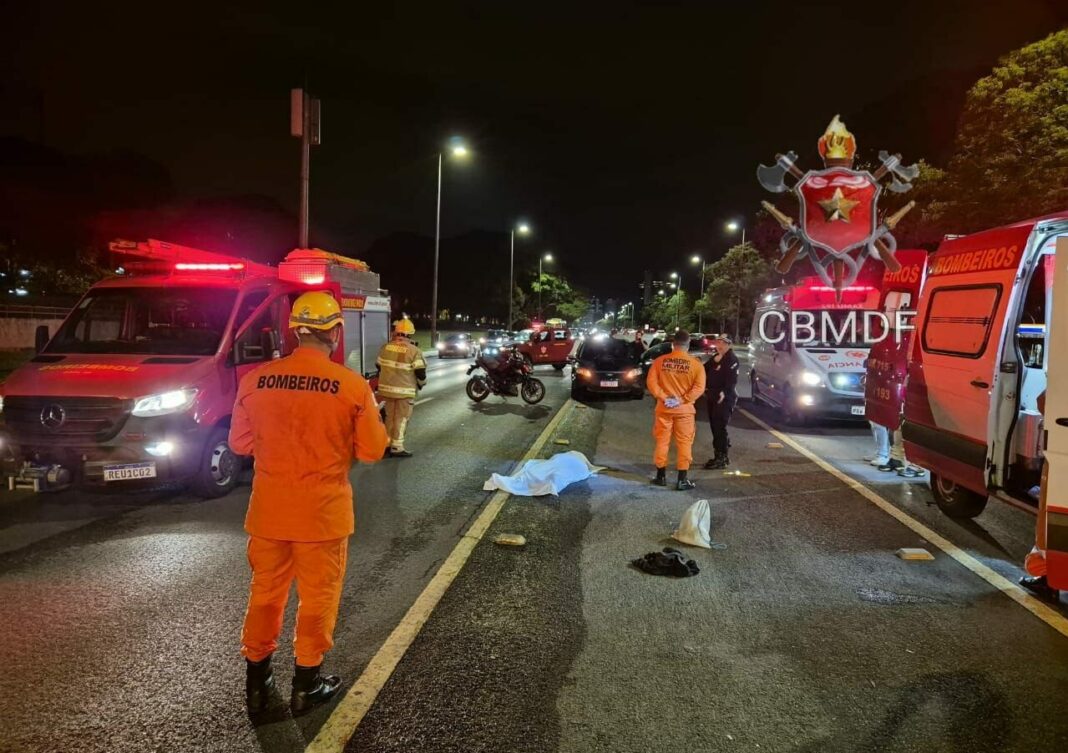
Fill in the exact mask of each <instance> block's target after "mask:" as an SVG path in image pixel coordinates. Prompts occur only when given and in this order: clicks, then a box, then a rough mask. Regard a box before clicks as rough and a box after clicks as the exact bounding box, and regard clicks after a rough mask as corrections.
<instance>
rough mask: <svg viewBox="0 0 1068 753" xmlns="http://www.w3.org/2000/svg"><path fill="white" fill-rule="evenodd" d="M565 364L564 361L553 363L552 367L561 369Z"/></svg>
mask: <svg viewBox="0 0 1068 753" xmlns="http://www.w3.org/2000/svg"><path fill="white" fill-rule="evenodd" d="M565 366H567V364H566V363H554V364H553V368H554V369H556V370H557V371H563V370H564V367H565Z"/></svg>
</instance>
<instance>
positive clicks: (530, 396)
mask: <svg viewBox="0 0 1068 753" xmlns="http://www.w3.org/2000/svg"><path fill="white" fill-rule="evenodd" d="M519 396H520V397H521V398H523V402H524V403H527V404H528V405H536V404H538V403H540V402H541V401H542V400H543V399H544V398H545V385H544V384H543V383H542V381H541V380H540V379H535V378H534V377H530V378H529V379H524V380H523V384H522V385H520V387H519Z"/></svg>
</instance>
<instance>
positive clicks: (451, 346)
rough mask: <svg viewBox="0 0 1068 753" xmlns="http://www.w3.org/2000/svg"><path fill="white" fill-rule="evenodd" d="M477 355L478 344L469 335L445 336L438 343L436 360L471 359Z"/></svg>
mask: <svg viewBox="0 0 1068 753" xmlns="http://www.w3.org/2000/svg"><path fill="white" fill-rule="evenodd" d="M477 355H478V343H476V342H475V341H474V340H473V339H472V338H471V336H470V335H465V334H455V335H446V336H445V337H444V338H443V339H442V340H441V341H440V342H438V358H472V357H474V356H477Z"/></svg>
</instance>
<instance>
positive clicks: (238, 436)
mask: <svg viewBox="0 0 1068 753" xmlns="http://www.w3.org/2000/svg"><path fill="white" fill-rule="evenodd" d="M388 443H389V440H388V438H387V437H386V429H385V427H384V426H383V425H382V420H381V418H379V415H378V408H377V406H376V404H375V399H374V394H373V393H372V392H371V388H370V386H369V385H368V384H367V381H366V380H365V379H364V378H363V377H361V376H359V375H357V374H356V373H355V372H353V371H350V370H349V369H346V368H345V367H344V366H341V365H340V364H337V363H334V362H333V361H331V360H330V359H329V358H328V357H327V355H326V354H325V353H322V352H320V351H317V350H314V349H311V348H297V350H296V351H295V352H294V353H293V354H292V355H291V356H289V357H287V358H283V359H280V360H277V361H272V362H271V363H268V364H266V365H264V366H262V367H260V368H258V369H256V370H255V371H252V372H250V373H248V374H246V375H245V377H244V378H243V379H242V380H241V385H240V387H239V388H238V391H237V404H236V405H235V406H234V415H233V420H232V424H231V427H230V447H231V448H232V449H233V450H234V452H236V453H238V454H241V455H253V456H254V457H255V458H256V475H255V478H254V479H253V482H252V499H251V500H250V501H249V506H248V514H247V515H246V516H245V530H246V531H248V533H249V534H251V535H252V536H260V537H262V538H268V539H279V540H282V541H327V540H329V539H338V538H342V537H344V536H349V535H350V534H352V532H353V530H354V522H355V521H354V514H353V502H352V486H351V484H350V483H349V471H350V469H351V466H352V461H353V459H354V458H355V459H357V460H362V461H364V462H373V461H376V460H381V459H382V455H383V453H384V452H385V450H386V445H387V444H388Z"/></svg>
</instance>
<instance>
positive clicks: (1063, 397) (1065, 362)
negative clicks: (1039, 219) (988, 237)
mask: <svg viewBox="0 0 1068 753" xmlns="http://www.w3.org/2000/svg"><path fill="white" fill-rule="evenodd" d="M1055 253H1056V262H1055V269H1054V274H1053V316H1051V317H1050V319H1049V324H1050V327H1049V332H1048V343H1049V354H1048V358H1049V361H1048V363H1049V371H1048V374H1049V376H1050V379H1049V382H1048V384H1047V387H1046V405H1045V408H1046V420H1045V427H1046V432H1047V434H1046V452H1045V457H1046V463H1047V464H1048V466H1049V468H1048V470H1049V476H1048V479H1047V485H1046V507H1047V510H1046V520H1045V521H1042V520H1041V519H1040V520H1039V525H1043V524H1044V525H1045V529H1046V565H1047V568H1048V573H1047V581H1048V583H1049V585H1050V586H1051V587H1052V588H1056V589H1060V590H1062V591H1065V590H1068V236H1062V237H1060V238H1058V239H1057V246H1056V252H1055Z"/></svg>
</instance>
